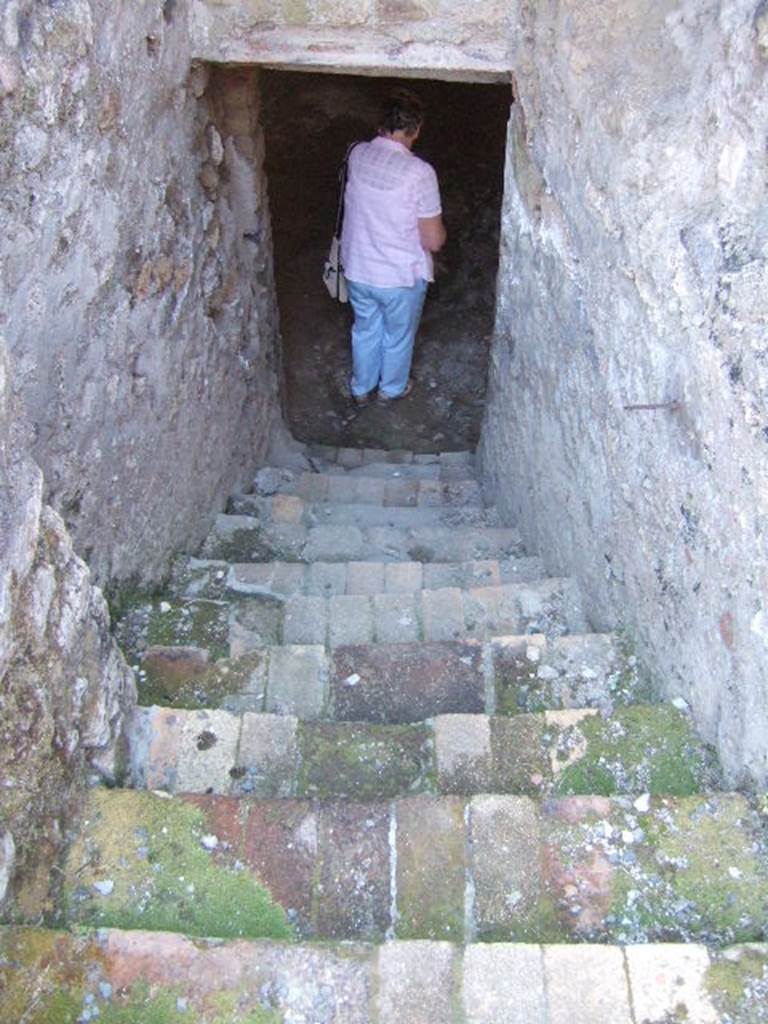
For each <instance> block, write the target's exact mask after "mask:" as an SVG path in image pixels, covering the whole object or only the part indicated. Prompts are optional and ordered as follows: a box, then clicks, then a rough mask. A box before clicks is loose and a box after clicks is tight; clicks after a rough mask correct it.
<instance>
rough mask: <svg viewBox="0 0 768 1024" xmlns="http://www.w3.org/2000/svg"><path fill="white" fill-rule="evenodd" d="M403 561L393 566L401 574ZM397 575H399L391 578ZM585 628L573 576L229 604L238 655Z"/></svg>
mask: <svg viewBox="0 0 768 1024" xmlns="http://www.w3.org/2000/svg"><path fill="white" fill-rule="evenodd" d="M404 568H406V567H404V566H403V564H402V563H397V564H393V565H392V569H398V570H401V572H400V573H399V575H401V576H403V575H405V572H404V571H403V570H404ZM391 575H393V576H395V575H398V574H395V573H392V574H391ZM584 628H585V620H584V615H583V612H582V609H581V600H580V595H579V592H578V588H577V587H576V586H575V584H574V582H573V580H571V579H544V580H537V581H536V582H534V583H506V584H502V585H501V586H487V587H471V588H469V589H468V590H460V589H459V588H458V587H445V588H441V589H439V590H417V591H416V592H411V593H384V594H373V595H369V594H351V595H346V594H341V595H338V596H335V597H307V596H304V595H302V594H296V595H294V596H293V597H288V598H284V599H282V598H276V597H275V596H274V595H268V594H267V595H265V594H262V595H258V594H254V595H251V596H248V597H240V598H237V599H234V600H232V601H231V602H230V612H229V646H230V653H231V654H233V655H236V654H241V653H245V652H246V651H249V650H254V649H256V648H259V647H263V646H264V645H265V644H323V645H325V646H327V647H329V648H336V647H341V646H346V645H350V644H373V643H404V642H411V643H413V642H417V641H419V640H427V641H430V640H457V639H464V638H466V637H472V638H475V639H485V638H487V637H491V636H497V635H499V634H510V633H515V634H522V633H544V634H545V635H546V636H551V637H554V636H561V635H562V634H564V633H577V632H581V631H583V630H584Z"/></svg>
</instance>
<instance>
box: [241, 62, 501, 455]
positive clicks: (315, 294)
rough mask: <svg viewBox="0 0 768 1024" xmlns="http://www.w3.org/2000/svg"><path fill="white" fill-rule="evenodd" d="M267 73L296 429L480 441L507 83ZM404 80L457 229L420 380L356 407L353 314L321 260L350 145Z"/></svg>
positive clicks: (444, 442)
mask: <svg viewBox="0 0 768 1024" xmlns="http://www.w3.org/2000/svg"><path fill="white" fill-rule="evenodd" d="M261 83H262V109H263V115H262V116H263V125H264V129H265V137H266V150H267V174H268V179H269V196H270V208H271V215H272V230H273V235H274V251H275V274H276V281H277V295H278V304H279V308H280V324H281V334H282V359H283V371H284V379H285V396H284V399H285V412H286V416H287V418H288V421H289V423H290V426H291V429H292V431H293V434H294V436H295V437H296V438H297V439H299V440H302V441H314V442H323V443H325V444H331V445H343V446H348V447H358V446H369V447H386V448H404V447H407V448H411V449H413V450H416V451H433V450H436V449H442V450H450V449H459V448H467V447H474V445H475V444H476V442H477V439H478V436H479V431H480V425H481V419H482V409H483V403H484V398H485V388H486V377H487V363H488V351H489V341H490V334H491V331H492V329H493V314H494V305H495V291H496V271H497V265H498V249H499V217H500V207H501V197H502V188H503V173H504V153H505V140H506V125H507V119H508V116H509V106H510V101H511V93H510V89H509V86H506V85H476V84H467V83H463V82H462V83H459V82H438V81H421V80H420V81H409V82H399V81H397V80H395V79H391V78H368V77H351V76H340V75H322V74H307V73H303V72H282V71H264V72H263V73H262V76H261ZM399 84H404V85H407V86H408V88H410V89H412V90H413V91H414V92H416V93H417V94H418V95H419V96H420V97H421V99H422V100H423V102H424V105H425V107H426V121H425V126H424V129H423V131H422V135H421V137H420V139H419V141H418V143H417V145H416V149H415V152H417V153H418V154H419V155H420V156H422V157H423V158H424V159H426V160H428V161H429V162H430V163H431V164H432V165H433V166H434V168H435V170H436V171H437V174H438V178H439V180H440V187H441V193H442V200H443V215H444V220H445V223H446V226H447V228H448V235H449V240H448V243H447V244H446V246H445V248H444V250H443V251H442V252H441V253H440V256H439V257H438V264H439V266H438V271H437V274H436V280H435V284H434V285H432V286H431V288H430V291H429V295H428V298H427V303H426V306H425V310H424V317H423V320H422V326H421V330H420V332H419V336H418V338H417V342H416V349H415V354H414V361H413V375H414V377H415V378H416V381H417V385H416V388H415V389H414V391H413V393H412V394H411V395H410V396H409V397H408V398H407V399H404V400H403V401H401V402H395V403H392V404H391V405H389V406H387V407H384V408H382V407H380V406H377V405H376V403H374V404H373V405H371V406H368V407H366V408H365V409H362V410H358V409H356V408H355V407H354V406H353V405H352V403H351V401H350V399H349V393H348V381H349V372H350V343H349V330H350V324H351V320H352V314H351V311H350V310H349V307H345V306H340V305H339V304H338V303H335V302H334V301H333V300H332V299H331V298H330V297H329V296H328V294H327V293H326V291H325V289H324V287H323V284H322V281H321V271H322V265H323V260H324V257H325V254H326V250H327V248H328V244H329V242H330V239H331V236H332V234H333V225H334V218H335V212H336V200H337V173H338V168H339V165H340V163H341V161H342V159H343V156H344V153H345V151H346V148H347V146H348V145H349V144H350V143H351V142H353V141H355V140H357V139H368V138H371V137H372V136H373V135H374V134H375V131H376V124H377V118H378V114H379V107H380V104H381V101H382V99H383V98H384V97H385V96H386V94H387V92H388V91H389V90H391V89H392V88H393V87H395V86H396V85H399Z"/></svg>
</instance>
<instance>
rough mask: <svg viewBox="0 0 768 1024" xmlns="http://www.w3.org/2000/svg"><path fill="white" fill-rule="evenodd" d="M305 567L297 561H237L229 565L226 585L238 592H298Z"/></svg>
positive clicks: (282, 593)
mask: <svg viewBox="0 0 768 1024" xmlns="http://www.w3.org/2000/svg"><path fill="white" fill-rule="evenodd" d="M304 572H305V567H304V566H303V565H301V564H300V563H299V562H239V563H237V564H235V565H233V566H231V568H230V570H229V575H228V577H227V587H228V588H229V589H230V590H233V591H234V592H235V593H238V594H264V593H266V594H278V595H280V596H282V597H287V596H290V595H291V594H296V593H300V592H301V589H302V587H303V585H304Z"/></svg>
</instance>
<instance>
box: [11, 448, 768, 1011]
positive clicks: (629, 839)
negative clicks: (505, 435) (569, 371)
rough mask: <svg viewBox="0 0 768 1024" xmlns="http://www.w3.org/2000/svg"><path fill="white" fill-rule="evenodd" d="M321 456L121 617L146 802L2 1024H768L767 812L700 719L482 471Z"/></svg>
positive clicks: (442, 461) (81, 869) (263, 484)
mask: <svg viewBox="0 0 768 1024" xmlns="http://www.w3.org/2000/svg"><path fill="white" fill-rule="evenodd" d="M308 454H309V457H310V462H311V466H312V471H311V472H295V471H290V470H287V469H283V468H281V467H279V466H277V467H266V468H265V469H263V470H261V471H260V473H259V474H258V476H257V478H256V486H255V491H254V493H253V494H247V495H238V496H235V497H234V498H233V499H232V500H231V502H230V506H229V508H228V511H227V513H226V514H225V515H221V516H219V517H218V519H217V521H216V523H215V526H214V528H213V530H212V532H211V534H210V536H209V538H208V540H207V542H206V544H205V546H204V549H203V552H202V556H201V557H197V558H186V559H182V560H180V561H179V562H178V564H177V565H176V568H175V571H174V574H173V578H172V580H171V582H170V584H169V586H168V588H167V590H166V591H165V592H164V593H162V594H159V595H155V596H154V597H153V598H151V599H144V600H141V601H136V602H133V603H132V604H131V605H130V606H129V607H126V608H125V609H124V611H123V614H122V615H121V616H120V620H119V622H118V624H117V631H118V635H119V636H120V638H121V640H122V642H123V645H124V647H125V649H126V651H127V653H128V654H129V657H130V658H131V660H132V661H133V662H134V663H135V664H136V667H137V670H138V673H139V678H140V681H141V692H142V695H143V706H142V707H141V708H139V710H138V712H137V714H136V716H135V720H134V722H133V724H132V728H131V743H130V750H129V751H128V752H127V755H126V758H127V759H126V773H127V777H126V786H125V787H124V788H118V789H106V788H101V787H99V788H95V789H93V791H92V793H91V795H90V798H89V802H88V806H87V808H86V812H85V815H84V817H83V820H82V822H81V823H80V825H79V829H78V831H77V834H76V835H75V836H73V841H72V845H71V849H70V852H69V856H68V860H67V863H66V865H65V866H64V868H63V875H62V879H61V893H62V906H61V917H60V921H59V927H58V929H54V928H51V929H47V930H46V929H43V930H41V929H36V928H31V927H29V926H27V927H24V926H19V927H17V928H7V929H5V930H3V931H2V933H1V934H2V938H1V939H0V942H1V943H2V958H3V959H2V963H1V964H0V979H2V981H4V983H5V989H4V994H3V996H2V999H3V1001H4V1004H5V1006H6V1008H7V1012H6V1013H5V1016H4V1017H3V1020H8V1021H19V1022H21V1021H24V1022H25V1024H47V1022H54V1021H55V1022H56V1024H59V1022H61V1024H65V1022H72V1024H74V1022H77V1024H80V1022H85V1021H97V1020H98V1021H100V1022H102V1024H127V1022H137V1024H138V1022H142V1024H144V1022H146V1024H167V1022H171V1021H174V1022H175V1021H178V1022H183V1021H186V1020H189V1021H199V1022H204V1024H230V1022H231V1024H238V1022H239V1024H278V1022H279V1024H358V1022H359V1024H368V1022H370V1024H391V1022H394V1021H398V1022H404V1024H427V1022H429V1024H433V1022H434V1024H437V1022H440V1024H443V1022H447V1024H539V1022H540V1024H560V1022H563V1024H565V1022H567V1024H580V1022H584V1024H587V1022H589V1024H672V1022H683V1021H686V1022H691V1024H710V1022H719V1021H723V1022H729V1021H730V1022H742V1024H759V1022H762V1021H766V1020H768V946H766V945H765V940H766V927H767V924H768V863H767V861H766V835H765V833H766V828H765V826H766V822H765V812H766V808H765V807H761V806H760V805H759V803H758V802H756V801H752V800H750V799H748V798H747V797H745V796H744V795H742V794H739V793H729V792H724V791H722V790H721V788H720V781H719V773H718V767H717V764H716V761H715V759H714V757H713V755H712V752H711V751H710V750H708V749H707V748H706V746H705V745H704V744H703V743H702V742H701V741H700V740H699V738H698V737H697V735H696V733H695V731H694V729H693V728H692V726H691V722H690V719H689V717H688V715H687V713H686V709H685V708H684V707H681V708H678V707H676V706H673V705H672V704H665V703H658V702H655V701H654V700H653V699H652V696H653V695H652V694H651V693H650V692H649V691H648V688H647V687H646V686H645V685H644V683H643V680H642V678H641V675H640V673H639V672H638V669H637V666H636V664H635V662H634V659H633V658H632V656H631V653H630V652H629V651H628V649H627V645H626V644H625V643H624V642H622V641H621V639H620V638H617V637H615V636H611V635H607V634H594V633H590V632H588V624H587V623H586V621H585V617H584V613H583V610H582V607H581V601H580V596H579V592H578V588H577V587H576V586H575V584H574V582H573V581H572V580H569V579H551V578H547V577H546V576H545V574H544V571H543V567H542V564H541V562H540V560H539V559H538V558H535V557H529V556H527V555H526V554H525V553H524V550H523V546H522V543H521V540H520V538H519V536H518V534H517V533H516V531H515V530H513V529H509V528H507V527H505V526H503V525H502V524H501V523H500V522H499V519H498V516H497V514H496V512H495V510H493V509H489V508H486V507H485V505H484V503H483V499H482V493H481V490H480V487H479V485H478V482H477V479H476V477H475V474H474V467H473V460H472V457H471V455H469V454H467V453H449V454H443V455H440V456H429V455H412V454H411V453H408V452H383V451H361V450H352V449H343V450H339V451H335V450H329V449H314V450H310V451H309V453H308ZM0 991H2V990H0Z"/></svg>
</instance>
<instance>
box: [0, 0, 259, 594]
mask: <svg viewBox="0 0 768 1024" xmlns="http://www.w3.org/2000/svg"><path fill="white" fill-rule="evenodd" d="M188 13H189V12H188V5H187V2H186V0H165V2H162V0H141V2H131V3H128V2H127V0H126V2H124V0H120V2H115V0H59V2H57V3H55V4H40V3H35V2H32V0H9V2H6V3H5V4H4V6H3V14H2V22H1V24H0V95H1V96H2V100H0V102H1V104H2V106H1V107H0V110H1V112H2V122H1V123H0V135H1V136H2V137H1V138H0V179H2V181H3V195H2V219H3V232H2V236H1V237H0V288H1V289H2V291H3V293H4V296H5V299H4V302H3V304H2V309H1V311H0V331H2V332H3V333H4V334H5V336H6V339H7V343H8V345H9V347H10V350H11V353H12V355H13V365H14V368H15V369H14V389H15V391H16V393H17V395H19V396H20V397H21V398H22V399H23V408H24V412H25V414H26V416H27V418H28V421H29V423H30V427H31V431H32V433H31V439H30V443H31V449H32V452H33V454H34V457H35V458H36V460H37V461H38V463H39V464H40V465H41V467H42V469H43V471H44V478H45V497H46V500H48V501H50V503H51V504H52V505H53V507H54V508H56V509H57V510H58V511H59V512H60V513H61V515H62V516H63V518H64V520H65V521H66V523H67V525H68V527H69V528H70V530H71V532H72V535H73V538H74V541H75V546H76V549H77V550H78V552H79V553H80V554H81V555H83V556H84V557H85V559H86V560H87V561H88V563H89V565H90V566H91V568H92V570H93V571H94V573H95V574H96V577H97V579H98V580H99V581H102V582H103V581H107V580H110V581H119V580H125V579H128V578H131V577H136V578H138V579H140V580H141V581H148V580H154V579H157V578H158V577H159V576H160V575H162V573H163V571H164V570H165V568H166V565H167V559H168V556H169V554H170V553H171V552H173V551H174V550H175V549H178V548H180V547H187V548H189V547H191V546H194V545H195V543H197V541H199V540H201V539H202V537H203V536H204V534H205V532H206V529H207V525H208V522H209V520H210V517H211V515H212V513H213V512H214V511H215V510H216V508H215V506H216V505H217V503H219V502H221V501H223V500H224V498H225V496H226V494H227V493H228V492H230V491H231V490H232V489H233V488H235V487H236V486H237V485H238V484H239V483H241V482H243V481H244V480H245V479H247V476H248V474H249V473H250V471H251V470H252V468H253V467H254V465H255V464H256V463H257V462H258V460H259V457H260V456H261V455H262V454H263V452H264V449H265V446H266V440H267V434H268V430H269V425H270V423H271V422H272V421H273V420H274V419H275V417H276V411H277V398H276V396H277V385H276V374H275V372H274V368H273V363H274V361H275V334H276V311H275V305H274V297H273V296H274V289H273V285H272V271H271V241H270V234H269V221H268V214H267V209H266V201H265V194H264V190H265V183H264V180H263V175H262V173H261V152H260V150H259V145H258V130H257V127H256V119H257V114H258V96H257V91H256V78H255V74H250V75H240V76H239V77H238V76H237V75H236V74H235V73H233V76H234V78H233V80H234V81H236V84H237V88H233V89H232V90H230V91H229V92H228V93H227V97H228V98H227V100H226V102H225V101H224V100H223V99H222V89H221V81H220V78H221V75H219V76H216V75H214V76H213V78H210V76H209V74H208V72H207V71H206V69H205V68H203V67H191V66H190V49H189V36H188Z"/></svg>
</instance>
